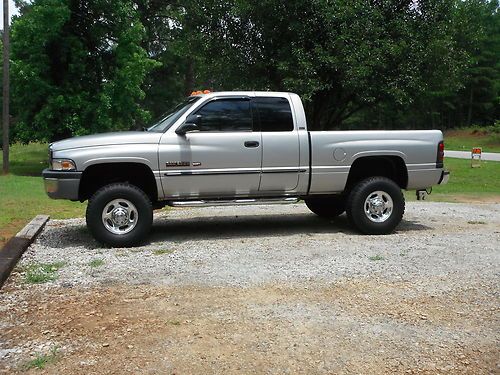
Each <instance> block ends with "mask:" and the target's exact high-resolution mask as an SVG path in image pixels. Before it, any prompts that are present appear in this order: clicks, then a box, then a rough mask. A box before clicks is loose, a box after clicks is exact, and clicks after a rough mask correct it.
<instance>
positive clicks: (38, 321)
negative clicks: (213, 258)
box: [2, 280, 499, 374]
mask: <svg viewBox="0 0 500 375" xmlns="http://www.w3.org/2000/svg"><path fill="white" fill-rule="evenodd" d="M490 287H491V286H486V285H485V286H483V287H481V286H480V285H477V286H471V288H470V289H469V290H462V289H457V290H452V291H451V293H448V294H441V295H430V294H429V293H426V292H423V293H422V292H420V293H417V292H416V291H415V290H414V289H413V288H412V285H411V283H384V282H380V281H379V280H363V281H361V282H360V281H349V280H344V281H341V282H338V283H336V284H333V285H330V286H324V287H322V288H319V289H317V288H314V287H312V286H307V285H304V286H303V287H300V288H290V287H289V286H287V285H273V286H261V287H252V288H244V289H241V288H205V287H179V288H176V287H152V286H136V287H132V288H130V287H129V288H123V287H108V288H97V289H96V288H91V289H83V290H72V289H70V290H61V289H60V288H56V289H48V290H43V288H42V287H40V288H39V289H37V288H32V289H29V290H26V291H24V292H23V299H22V301H21V303H19V304H18V306H12V309H10V310H9V317H8V319H7V323H11V324H9V328H7V329H4V330H2V340H5V341H6V342H9V343H10V346H12V347H25V346H26V340H27V339H28V338H29V342H30V344H29V345H31V348H32V349H33V348H36V347H37V345H39V344H38V343H42V342H46V341H50V342H51V343H52V346H53V347H58V348H60V353H59V354H58V355H57V356H58V358H57V359H56V361H54V363H51V364H49V365H48V366H47V367H46V370H45V371H46V373H54V374H56V373H64V374H77V373H106V374H123V373H163V374H194V373H198V374H202V373H241V374H246V373H303V374H310V373H339V374H340V373H346V374H348V373H370V374H383V373H405V372H406V373H421V374H425V373H429V374H434V373H436V372H440V373H450V374H452V373H462V374H482V373H484V374H488V373H491V372H495V371H496V368H497V360H498V354H499V351H498V346H497V345H496V342H495V335H494V333H495V330H496V328H497V327H498V323H499V322H498V306H495V305H494V304H492V303H491V301H490V302H487V303H488V306H485V305H484V302H485V301H483V300H481V299H480V298H479V299H478V297H477V296H478V294H479V295H481V293H482V292H483V291H488V290H489V288H490ZM6 292H7V293H11V292H12V290H7V291H6ZM5 323H6V322H4V324H5ZM49 349H50V348H48V347H46V349H45V350H49ZM33 352H37V350H36V349H34V350H33ZM29 358H30V357H29V356H26V357H25V358H24V359H23V361H21V362H20V363H19V364H18V365H17V366H14V367H13V368H7V367H5V366H4V367H3V370H4V371H9V372H10V371H12V372H18V371H22V370H23V363H27V361H28V360H29ZM32 371H33V372H35V370H32Z"/></svg>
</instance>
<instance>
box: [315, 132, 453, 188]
mask: <svg viewBox="0 0 500 375" xmlns="http://www.w3.org/2000/svg"><path fill="white" fill-rule="evenodd" d="M442 139H443V135H442V133H441V132H440V131H438V130H415V131H383V130H382V131H379V130H377V131H365V130H363V131H320V132H311V147H312V182H311V189H310V192H309V193H310V194H327V193H337V192H342V191H343V190H344V188H345V185H346V182H347V178H348V176H349V171H350V168H351V166H352V164H353V163H354V162H355V161H356V159H358V158H361V157H369V156H397V157H400V158H401V159H402V160H403V161H404V163H405V164H406V167H407V170H408V185H407V189H423V188H427V187H430V186H432V185H435V184H437V183H438V181H439V179H440V177H441V171H442V169H438V168H436V153H437V145H438V143H439V142H440V141H441V140H442Z"/></svg>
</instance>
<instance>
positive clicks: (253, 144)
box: [245, 141, 259, 148]
mask: <svg viewBox="0 0 500 375" xmlns="http://www.w3.org/2000/svg"><path fill="white" fill-rule="evenodd" d="M245 147H249V148H251V147H259V142H257V141H246V142H245Z"/></svg>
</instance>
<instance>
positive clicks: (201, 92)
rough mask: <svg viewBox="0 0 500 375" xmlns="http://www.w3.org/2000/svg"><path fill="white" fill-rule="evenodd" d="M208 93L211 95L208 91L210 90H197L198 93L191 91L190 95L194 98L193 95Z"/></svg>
mask: <svg viewBox="0 0 500 375" xmlns="http://www.w3.org/2000/svg"><path fill="white" fill-rule="evenodd" d="M210 93H211V91H210V90H203V91H201V90H199V91H193V92H192V93H191V96H195V95H203V94H210Z"/></svg>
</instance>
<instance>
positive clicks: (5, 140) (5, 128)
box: [2, 0, 10, 174]
mask: <svg viewBox="0 0 500 375" xmlns="http://www.w3.org/2000/svg"><path fill="white" fill-rule="evenodd" d="M9 23H10V17H9V1H8V0H3V26H4V29H3V33H2V34H3V35H2V36H3V38H2V39H3V43H2V49H3V53H2V60H3V79H2V103H3V105H2V150H3V152H2V164H3V173H5V174H7V173H9V130H10V129H9V127H10V108H9V107H10V105H9V104H10V80H9V55H10V50H9V45H10V44H9V42H10V40H9V39H10V31H9Z"/></svg>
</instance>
